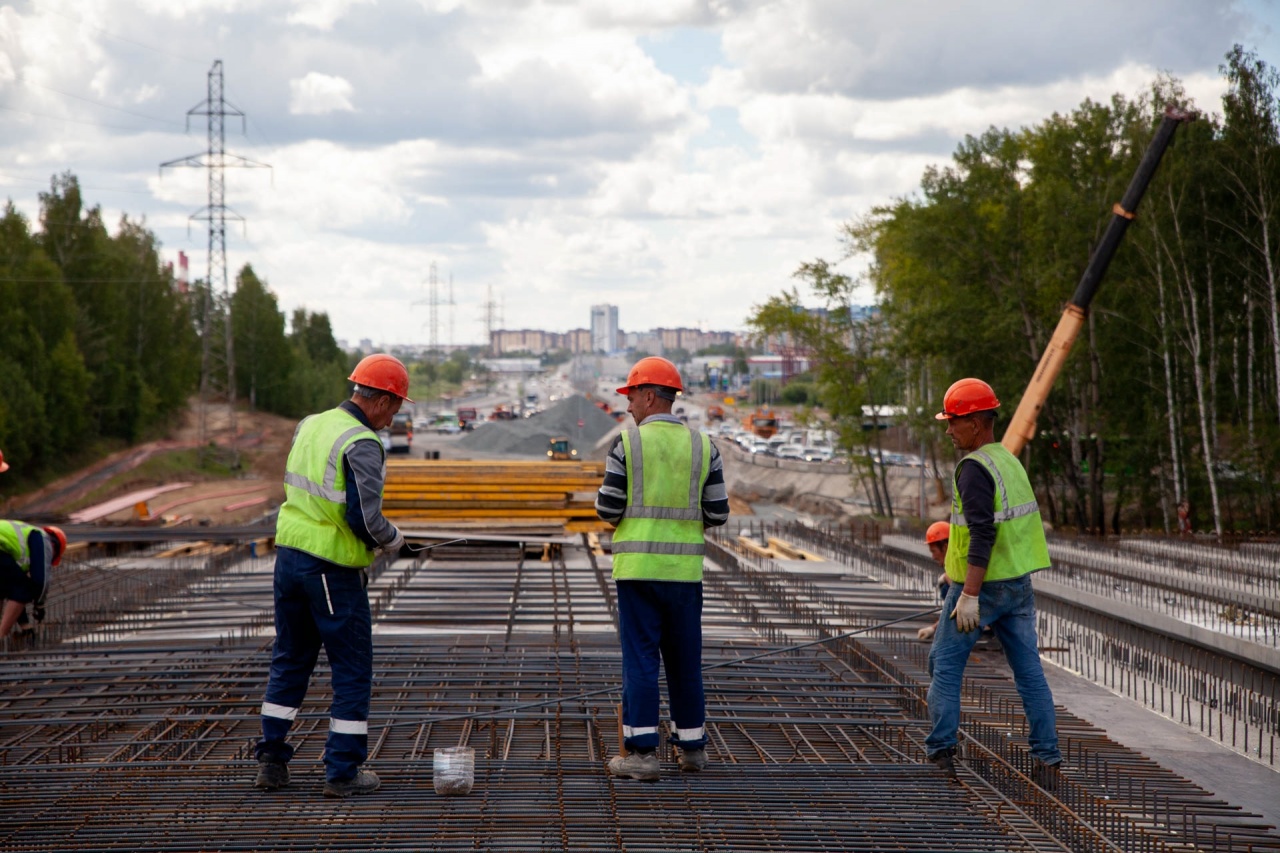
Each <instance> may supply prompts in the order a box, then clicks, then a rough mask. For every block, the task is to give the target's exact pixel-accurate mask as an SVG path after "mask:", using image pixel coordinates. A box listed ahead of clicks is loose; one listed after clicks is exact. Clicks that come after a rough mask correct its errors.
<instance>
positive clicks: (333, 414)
mask: <svg viewBox="0 0 1280 853" xmlns="http://www.w3.org/2000/svg"><path fill="white" fill-rule="evenodd" d="M366 439H368V440H371V441H375V442H377V444H378V449H379V451H382V442H381V441H380V440H379V439H378V436H377V434H376V433H375V432H374V431H373V430H371V429H369V428H368V427H366V426H364V425H363V424H362V423H360V421H359V420H357V419H356V418H355V416H353V415H352V414H351V413H350V412H347V411H346V410H345V409H342V408H336V409H330V410H329V411H327V412H321V413H320V414H317V415H312V416H311V417H309V418H306V419H305V420H304V421H303V422H302V423H301V424H299V425H298V429H297V431H296V432H295V433H294V437H293V446H292V447H291V448H290V450H289V459H288V462H286V463H285V468H286V471H285V476H284V485H285V489H284V491H285V502H284V505H283V506H282V507H280V515H279V518H278V520H277V522H276V544H277V545H283V546H285V547H288V548H296V549H297V550H299V551H305V552H307V553H308V554H312V555H314V556H316V557H319V558H320V559H322V560H325V561H327V562H330V563H334V564H335V565H339V566H350V567H352V568H364V567H365V566H368V565H369V564H370V563H372V562H373V556H374V554H373V551H371V550H369V547H368V546H367V545H366V544H365V543H364V542H362V541H361V540H360V539H359V538H358V537H357V536H356V535H355V533H354V532H353V531H352V530H351V527H350V525H348V524H347V521H346V507H347V488H346V478H345V475H344V473H343V470H342V454H343V453H344V452H346V449H347V448H348V447H350V446H351V445H352V444H353V443H354V442H357V441H363V440H366ZM384 459H385V456H384Z"/></svg>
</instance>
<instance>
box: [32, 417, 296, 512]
mask: <svg viewBox="0 0 1280 853" xmlns="http://www.w3.org/2000/svg"><path fill="white" fill-rule="evenodd" d="M199 405H200V404H199V402H198V401H196V400H193V401H192V405H191V407H190V408H189V409H188V410H187V412H186V413H185V415H184V417H183V418H182V420H181V422H180V423H179V424H178V425H177V426H176V428H175V429H174V430H173V432H172V433H171V434H170V435H169V436H166V437H165V438H163V439H161V440H158V441H151V442H146V443H143V444H138V445H134V446H133V447H130V448H128V449H126V450H122V451H119V452H118V453H113V454H111V455H110V456H108V457H107V458H105V459H101V460H99V461H98V462H96V463H94V464H93V465H91V466H89V467H88V468H85V469H83V470H81V471H77V472H75V473H74V474H70V475H68V476H66V477H63V478H61V479H59V480H57V481H55V482H53V483H50V484H49V485H47V486H45V487H44V488H42V489H40V490H39V491H37V492H33V493H30V494H26V495H19V496H17V497H15V498H14V499H13V500H12V501H10V506H11V508H12V509H11V513H12V514H13V515H16V516H19V517H23V518H28V517H39V518H41V519H46V518H47V519H57V520H63V521H83V522H92V523H97V524H124V523H133V524H136V523H140V522H141V523H154V524H164V523H168V524H183V523H187V524H206V525H213V526H219V525H228V524H243V523H247V522H250V521H252V520H253V519H255V518H258V517H259V516H261V515H263V514H264V513H267V512H269V511H271V510H272V509H274V508H275V507H277V506H279V505H280V503H282V502H283V501H284V485H283V479H284V466H285V459H286V457H287V456H288V453H289V444H290V442H291V441H292V439H293V432H294V428H295V427H296V426H297V421H295V420H293V419H290V418H282V417H280V416H278V415H270V414H265V413H263V412H248V411H243V410H240V411H237V413H236V418H235V420H236V423H235V427H236V429H235V433H234V436H235V438H234V441H233V440H232V431H231V418H230V417H229V410H228V408H227V406H226V405H225V404H216V405H211V406H210V407H209V408H208V410H207V412H206V413H205V418H204V420H205V427H204V429H205V432H206V435H207V440H208V443H207V445H206V446H207V447H208V450H207V451H206V452H205V454H203V455H204V456H205V458H206V462H207V463H208V464H207V465H204V466H202V465H201V464H200V457H201V455H202V454H200V453H199V452H198V451H199V448H200V447H201V444H202V443H201V440H200V437H201V423H200V422H201V411H200V408H199ZM237 458H238V466H237V465H235V464H234V461H235V460H236V459H237ZM178 484H184V485H182V486H181V487H180V488H170V489H168V490H166V491H164V492H163V493H161V494H154V495H151V494H147V492H148V491H149V490H155V489H157V488H160V487H167V486H176V485H178ZM112 502H114V503H119V504H120V506H119V508H116V509H114V510H112V511H110V512H106V510H107V509H109V508H110V506H111V505H112ZM82 514H84V515H94V516H97V517H95V518H85V517H84V515H82Z"/></svg>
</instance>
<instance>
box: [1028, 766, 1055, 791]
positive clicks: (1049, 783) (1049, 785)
mask: <svg viewBox="0 0 1280 853" xmlns="http://www.w3.org/2000/svg"><path fill="white" fill-rule="evenodd" d="M1031 781H1032V782H1035V783H1036V784H1037V785H1039V786H1040V787H1041V788H1043V789H1044V790H1046V791H1056V790H1058V786H1059V785H1061V784H1062V762H1061V761H1056V762H1054V763H1053V764H1045V763H1044V762H1043V761H1038V760H1036V761H1032V762H1031Z"/></svg>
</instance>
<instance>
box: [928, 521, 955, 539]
mask: <svg viewBox="0 0 1280 853" xmlns="http://www.w3.org/2000/svg"><path fill="white" fill-rule="evenodd" d="M950 538H951V525H950V524H947V522H945V521H935V522H934V523H933V524H930V525H929V529H928V530H926V531H925V532H924V541H925V542H927V543H928V544H930V545H932V544H933V543H934V542H946V541H947V540H948V539H950Z"/></svg>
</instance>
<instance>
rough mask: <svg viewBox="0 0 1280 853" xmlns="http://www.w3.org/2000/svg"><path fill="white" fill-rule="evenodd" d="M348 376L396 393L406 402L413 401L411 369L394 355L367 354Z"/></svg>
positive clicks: (364, 383) (370, 385)
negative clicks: (410, 393)
mask: <svg viewBox="0 0 1280 853" xmlns="http://www.w3.org/2000/svg"><path fill="white" fill-rule="evenodd" d="M347 378H348V379H350V380H351V381H352V382H354V383H356V384H357V385H363V386H364V387H366V388H377V389H378V390H379V391H387V392H389V393H391V394H395V395H396V396H397V397H399V398H401V399H402V400H404V401H405V402H406V403H412V402H413V401H412V400H410V399H409V371H408V369H406V368H405V366H404V362H402V361H400V359H398V358H396V357H395V356H394V355H387V354H386V353H381V352H379V353H374V354H373V355H366V356H365V357H364V358H362V359H360V363H359V364H357V365H356V369H355V370H353V371H351V375H350V376H348V377H347Z"/></svg>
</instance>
